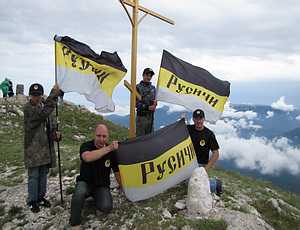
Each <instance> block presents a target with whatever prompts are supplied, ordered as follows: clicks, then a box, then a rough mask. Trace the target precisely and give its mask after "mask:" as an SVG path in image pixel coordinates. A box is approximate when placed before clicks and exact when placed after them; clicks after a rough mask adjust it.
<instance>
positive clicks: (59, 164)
mask: <svg viewBox="0 0 300 230" xmlns="http://www.w3.org/2000/svg"><path fill="white" fill-rule="evenodd" d="M55 110H56V131H57V132H58V105H57V103H56V109H55ZM59 141H60V140H58V141H57V142H56V143H57V158H58V174H59V188H60V202H61V204H63V203H64V200H63V190H62V179H61V161H60V146H59Z"/></svg>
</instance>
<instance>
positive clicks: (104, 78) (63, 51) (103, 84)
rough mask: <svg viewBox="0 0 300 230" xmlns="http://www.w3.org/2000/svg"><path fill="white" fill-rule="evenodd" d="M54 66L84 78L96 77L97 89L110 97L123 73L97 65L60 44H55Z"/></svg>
mask: <svg viewBox="0 0 300 230" xmlns="http://www.w3.org/2000/svg"><path fill="white" fill-rule="evenodd" d="M56 65H58V66H61V67H64V68H66V70H68V69H71V70H72V71H76V72H78V73H80V74H82V75H83V76H86V77H91V76H94V77H97V79H98V82H99V88H100V89H101V90H103V91H104V92H105V93H106V94H107V95H109V96H110V97H112V92H113V90H114V88H115V87H116V85H117V84H118V83H119V82H120V81H121V80H122V78H123V77H124V75H125V74H126V73H125V72H123V71H121V70H119V69H116V68H114V67H111V66H109V65H104V64H99V63H96V62H95V61H93V60H91V59H88V58H86V57H83V56H81V55H79V54H77V53H75V52H74V51H72V50H71V49H70V48H68V47H67V46H66V45H65V44H63V43H61V42H56Z"/></svg>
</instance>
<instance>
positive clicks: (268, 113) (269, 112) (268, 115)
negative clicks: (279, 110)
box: [266, 111, 274, 119]
mask: <svg viewBox="0 0 300 230" xmlns="http://www.w3.org/2000/svg"><path fill="white" fill-rule="evenodd" d="M273 116H274V112H273V111H267V115H266V118H267V119H268V118H271V117H273Z"/></svg>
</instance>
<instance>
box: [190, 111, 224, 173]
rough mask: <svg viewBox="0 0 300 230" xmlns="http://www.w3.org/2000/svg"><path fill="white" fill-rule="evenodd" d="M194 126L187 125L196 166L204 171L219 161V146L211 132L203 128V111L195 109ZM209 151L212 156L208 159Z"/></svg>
mask: <svg viewBox="0 0 300 230" xmlns="http://www.w3.org/2000/svg"><path fill="white" fill-rule="evenodd" d="M193 121H194V125H188V126H187V128H188V131H189V133H190V136H191V139H192V142H193V145H194V148H195V151H196V155H197V160H198V164H199V165H200V166H203V167H205V169H206V171H207V170H208V169H210V168H211V167H213V166H214V164H215V163H216V161H217V160H218V159H219V144H218V142H217V140H216V137H215V134H214V133H213V131H211V130H210V129H208V128H207V127H205V126H204V121H205V115H204V112H203V110H201V109H196V110H195V111H194V112H193ZM209 151H212V155H211V157H210V158H209Z"/></svg>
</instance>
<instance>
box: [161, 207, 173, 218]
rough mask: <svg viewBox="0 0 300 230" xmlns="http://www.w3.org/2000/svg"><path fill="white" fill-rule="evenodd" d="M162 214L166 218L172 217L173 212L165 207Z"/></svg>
mask: <svg viewBox="0 0 300 230" xmlns="http://www.w3.org/2000/svg"><path fill="white" fill-rule="evenodd" d="M162 214H163V217H164V218H166V219H171V218H172V214H171V213H170V212H169V211H168V209H164V210H163V213H162Z"/></svg>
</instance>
